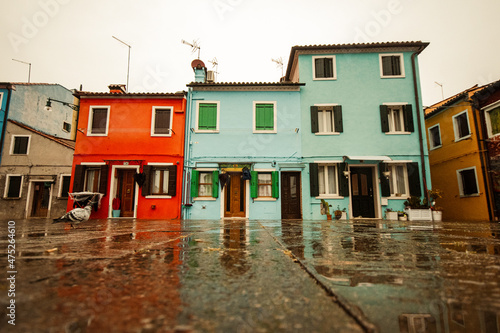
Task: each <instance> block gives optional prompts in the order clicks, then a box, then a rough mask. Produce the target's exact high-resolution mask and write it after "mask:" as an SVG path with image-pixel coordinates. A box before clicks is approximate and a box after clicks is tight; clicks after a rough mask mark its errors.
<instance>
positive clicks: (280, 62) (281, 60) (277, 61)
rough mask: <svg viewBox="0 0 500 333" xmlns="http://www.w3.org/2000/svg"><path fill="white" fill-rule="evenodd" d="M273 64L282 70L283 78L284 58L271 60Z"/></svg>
mask: <svg viewBox="0 0 500 333" xmlns="http://www.w3.org/2000/svg"><path fill="white" fill-rule="evenodd" d="M271 61H272V62H275V63H276V67H278V68H281V76H283V58H281V57H279V58H278V59H273V58H272V59H271Z"/></svg>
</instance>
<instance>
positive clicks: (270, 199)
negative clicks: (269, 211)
mask: <svg viewBox="0 0 500 333" xmlns="http://www.w3.org/2000/svg"><path fill="white" fill-rule="evenodd" d="M253 201H276V198H254V199H253Z"/></svg>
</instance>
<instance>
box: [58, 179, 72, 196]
mask: <svg viewBox="0 0 500 333" xmlns="http://www.w3.org/2000/svg"><path fill="white" fill-rule="evenodd" d="M64 177H69V182H70V187H71V174H70V173H68V174H65V173H64V174H61V175H59V189H58V191H57V197H58V198H62V197H63V196H62V189H63V179H64ZM68 197H69V195H68Z"/></svg>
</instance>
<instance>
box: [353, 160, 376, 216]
mask: <svg viewBox="0 0 500 333" xmlns="http://www.w3.org/2000/svg"><path fill="white" fill-rule="evenodd" d="M350 170H351V192H352V216H353V217H354V218H357V217H362V218H375V200H374V197H373V191H374V186H373V168H370V167H351V169H350Z"/></svg>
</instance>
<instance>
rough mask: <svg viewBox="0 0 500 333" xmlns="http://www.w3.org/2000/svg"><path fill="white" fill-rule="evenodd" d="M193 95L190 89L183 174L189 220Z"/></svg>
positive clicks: (186, 213) (183, 200) (185, 212)
mask: <svg viewBox="0 0 500 333" xmlns="http://www.w3.org/2000/svg"><path fill="white" fill-rule="evenodd" d="M192 95H193V88H191V87H189V88H188V96H187V102H186V111H185V112H186V117H185V120H184V121H185V126H184V130H185V133H186V141H185V142H184V170H183V174H182V184H183V187H184V191H183V192H184V193H183V197H182V207H181V208H182V215H183V216H182V218H183V219H189V210H188V209H187V208H185V207H184V205H185V204H187V203H189V202H188V198H189V193H188V191H189V184H188V172H189V160H190V147H191V145H190V142H191V127H190V126H191V110H192V105H191V104H192Z"/></svg>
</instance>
